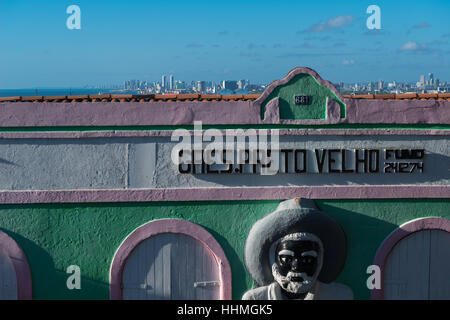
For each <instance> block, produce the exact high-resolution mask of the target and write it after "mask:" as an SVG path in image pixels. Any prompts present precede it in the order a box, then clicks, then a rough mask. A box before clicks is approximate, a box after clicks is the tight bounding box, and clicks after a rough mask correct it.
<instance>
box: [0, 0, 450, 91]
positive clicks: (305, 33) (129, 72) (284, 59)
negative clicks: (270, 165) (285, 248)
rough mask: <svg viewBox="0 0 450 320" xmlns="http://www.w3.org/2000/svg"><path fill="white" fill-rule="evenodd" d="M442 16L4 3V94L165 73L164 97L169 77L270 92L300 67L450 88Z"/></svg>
mask: <svg viewBox="0 0 450 320" xmlns="http://www.w3.org/2000/svg"><path fill="white" fill-rule="evenodd" d="M72 4H76V5H78V6H79V7H80V9H81V20H82V23H81V29H79V30H77V29H74V30H69V29H68V28H67V27H66V19H67V18H68V16H69V15H68V14H67V13H66V8H67V7H68V6H70V5H72ZM370 4H376V5H378V6H379V7H380V9H381V29H380V30H377V29H373V30H369V29H368V28H367V26H366V20H367V18H368V17H369V14H367V13H366V8H367V7H368V6H369V5H370ZM449 11H450V1H448V0H430V1H406V0H399V1H388V0H380V1H376V2H374V3H372V2H370V3H369V2H361V1H356V0H355V1H350V0H348V1H332V0H322V1H315V2H309V1H296V2H293V1H287V0H280V1H278V2H277V3H276V5H275V4H274V2H273V1H267V0H260V1H257V2H256V1H253V0H247V1H237V0H230V1H228V2H226V3H223V2H210V1H205V0H197V1H191V2H186V1H180V0H173V1H170V2H168V1H158V0H154V1H144V0H129V1H108V2H105V1H95V0H89V1H88V0H78V1H66V0H63V1H51V0H41V1H39V5H36V2H34V1H31V0H2V1H1V2H0V21H2V23H1V25H0V40H1V41H2V43H3V44H4V45H3V46H2V50H1V51H0V70H1V72H0V88H3V89H13V88H37V87H83V86H85V85H87V84H91V85H94V84H101V83H109V84H121V83H123V82H124V81H125V80H126V79H143V80H146V81H161V78H160V77H161V75H162V74H166V76H167V86H168V87H170V86H172V89H173V87H174V86H175V82H174V81H170V79H169V77H170V75H173V76H174V79H175V80H176V79H177V78H178V79H192V80H197V81H215V82H219V81H223V80H224V79H230V80H231V79H235V80H239V79H249V80H250V82H251V83H254V84H268V83H270V82H272V81H274V80H277V79H281V78H283V77H284V76H285V75H286V74H287V73H288V72H289V71H290V70H291V69H293V68H294V67H299V66H306V67H310V68H313V69H314V70H316V71H317V72H318V73H319V74H320V75H321V77H323V78H324V79H326V80H329V81H331V82H333V83H339V82H344V83H357V82H364V81H379V80H383V81H385V82H391V81H394V80H395V81H398V82H417V81H419V79H418V78H417V77H418V76H420V75H422V74H423V75H428V73H433V74H435V75H439V79H441V80H442V81H449V80H450V21H449V20H448V12H449ZM167 12H170V15H167V14H165V13H167ZM230 12H232V14H230ZM158 79H159V80H158ZM186 81H190V80H186Z"/></svg>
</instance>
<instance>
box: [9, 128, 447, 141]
mask: <svg viewBox="0 0 450 320" xmlns="http://www.w3.org/2000/svg"><path fill="white" fill-rule="evenodd" d="M222 131H224V130H222ZM274 132H275V131H274V130H273V129H269V130H268V134H274ZM189 133H190V134H191V135H194V131H193V130H189ZM172 134H173V131H171V130H161V131H159V130H152V131H147V130H142V131H127V130H120V131H74V132H65V131H53V132H0V139H71V138H72V139H82V138H123V137H127V138H137V137H170V136H171V135H172ZM278 134H279V135H281V136H430V135H431V136H447V135H450V130H437V129H427V130H423V129H416V130H411V129H383V130H376V129H278Z"/></svg>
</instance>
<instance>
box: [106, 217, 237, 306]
mask: <svg viewBox="0 0 450 320" xmlns="http://www.w3.org/2000/svg"><path fill="white" fill-rule="evenodd" d="M160 233H182V234H185V235H188V236H190V237H192V238H194V239H196V240H198V241H200V242H201V243H202V244H203V245H204V246H205V247H206V248H207V249H209V250H210V251H211V253H212V254H213V255H214V257H215V259H216V261H217V263H218V266H219V274H220V282H221V286H220V299H221V300H231V298H232V296H231V267H230V263H229V262H228V259H227V257H226V256H225V253H224V252H223V250H222V247H221V246H220V244H219V243H218V242H217V241H216V239H214V237H213V236H212V235H211V234H210V233H209V232H208V231H206V230H205V229H204V228H202V227H201V226H199V225H197V224H195V223H192V222H189V221H186V220H181V219H162V220H154V221H151V222H148V223H146V224H144V225H142V226H140V227H139V228H137V229H135V230H134V231H133V232H132V233H131V234H129V235H128V236H127V238H126V239H125V240H124V241H123V242H122V244H121V245H120V247H119V248H118V250H117V251H116V253H115V255H114V258H113V261H112V264H111V269H110V278H109V279H110V287H109V288H110V299H112V300H120V299H122V289H121V284H122V272H123V268H124V266H125V263H126V260H127V258H128V257H129V255H130V254H131V252H132V251H133V249H134V248H135V247H136V246H138V245H139V243H141V242H142V241H143V240H145V239H147V238H150V237H152V236H155V235H157V234H160Z"/></svg>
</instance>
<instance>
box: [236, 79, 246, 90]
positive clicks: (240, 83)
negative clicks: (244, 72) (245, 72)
mask: <svg viewBox="0 0 450 320" xmlns="http://www.w3.org/2000/svg"><path fill="white" fill-rule="evenodd" d="M237 86H238V89H245V87H246V86H247V81H246V80H239V81H238V82H237Z"/></svg>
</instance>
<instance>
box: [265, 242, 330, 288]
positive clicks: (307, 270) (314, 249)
mask: <svg viewBox="0 0 450 320" xmlns="http://www.w3.org/2000/svg"><path fill="white" fill-rule="evenodd" d="M321 251H322V250H321V248H320V245H319V244H318V243H317V242H315V241H311V240H291V239H286V240H282V241H281V242H280V243H279V244H278V245H277V247H276V249H275V263H274V264H273V266H272V274H273V276H274V278H275V280H276V281H277V282H278V284H279V285H280V286H281V288H283V289H284V290H285V291H286V292H288V293H291V294H300V293H306V292H308V291H309V290H310V289H311V288H312V286H313V285H314V283H315V281H316V279H317V276H318V275H319V273H320V269H321V259H322V255H323V253H322V252H321Z"/></svg>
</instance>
